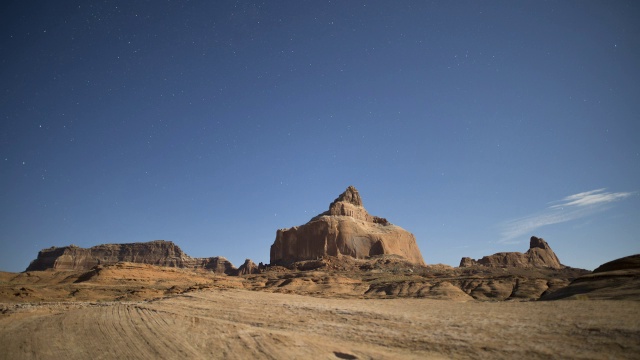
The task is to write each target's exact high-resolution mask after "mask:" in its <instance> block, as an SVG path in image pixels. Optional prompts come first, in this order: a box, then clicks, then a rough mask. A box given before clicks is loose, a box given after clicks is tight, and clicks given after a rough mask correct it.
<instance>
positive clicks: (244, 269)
mask: <svg viewBox="0 0 640 360" xmlns="http://www.w3.org/2000/svg"><path fill="white" fill-rule="evenodd" d="M258 273H260V270H259V269H258V265H256V263H254V262H253V261H251V259H246V260H245V261H244V264H242V265H240V267H239V268H238V275H249V274H258Z"/></svg>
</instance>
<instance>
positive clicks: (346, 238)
mask: <svg viewBox="0 0 640 360" xmlns="http://www.w3.org/2000/svg"><path fill="white" fill-rule="evenodd" d="M385 254H395V255H400V256H402V257H404V258H405V259H407V260H408V261H410V262H411V263H414V264H416V265H424V264H425V263H424V260H423V258H422V254H421V253H420V249H418V245H417V244H416V240H415V237H414V236H413V234H411V233H410V232H408V231H406V230H404V229H402V228H401V227H399V226H395V225H393V224H391V223H389V222H388V221H387V220H386V219H384V218H380V217H377V216H372V215H370V214H369V213H368V212H367V210H366V209H365V208H364V207H363V205H362V198H361V197H360V194H359V193H358V190H356V188H354V187H353V186H349V187H348V188H347V190H346V191H345V192H344V193H342V194H341V195H340V196H338V198H337V199H335V200H334V201H333V202H332V203H331V204H330V205H329V210H328V211H326V212H324V213H322V214H320V215H318V216H316V217H314V218H313V219H311V220H310V221H309V222H308V223H306V224H304V225H301V226H295V227H292V228H289V229H280V230H278V231H277V232H276V240H275V241H274V243H273V245H271V254H270V255H271V264H272V265H275V264H286V263H291V262H295V261H304V260H314V259H317V258H320V257H323V256H343V255H346V256H351V257H354V258H359V259H362V258H368V257H370V256H375V255H385Z"/></svg>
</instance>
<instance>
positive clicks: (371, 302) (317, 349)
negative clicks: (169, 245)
mask: <svg viewBox="0 0 640 360" xmlns="http://www.w3.org/2000/svg"><path fill="white" fill-rule="evenodd" d="M638 319H640V303H638V302H636V301H611V300H610V301H598V300H592V301H580V300H575V301H555V302H479V301H467V302H457V301H450V300H430V299H388V300H382V299H331V298H317V297H311V296H301V295H296V294H280V293H269V292H262V291H250V290H243V289H205V290H197V291H192V292H188V293H184V294H180V295H173V296H170V297H167V298H163V299H159V300H150V301H137V302H102V303H101V302H81V301H80V302H58V303H38V304H31V303H21V304H14V305H13V306H12V307H10V308H8V309H6V310H5V314H4V315H3V316H2V317H0V347H1V348H2V349H3V350H2V353H0V357H2V358H3V359H87V358H94V359H110V358H119V359H132V358H157V359H175V358H193V359H200V358H220V359H221V358H225V359H247V358H265V359H300V358H313V359H399V358H405V359H425V358H434V359H438V358H449V359H450V358H458V359H467V358H469V359H473V358H494V359H496V358H505V359H506V358H511V359H512V358H527V359H548V358H571V359H599V358H602V359H604V358H618V359H623V358H628V359H633V358H638V357H640V322H639V321H638Z"/></svg>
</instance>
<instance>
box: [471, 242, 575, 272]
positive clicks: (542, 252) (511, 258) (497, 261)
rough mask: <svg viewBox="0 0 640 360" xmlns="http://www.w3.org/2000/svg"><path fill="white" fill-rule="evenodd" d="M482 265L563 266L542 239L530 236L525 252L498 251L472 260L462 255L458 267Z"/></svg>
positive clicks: (559, 267) (554, 267)
mask: <svg viewBox="0 0 640 360" xmlns="http://www.w3.org/2000/svg"><path fill="white" fill-rule="evenodd" d="M474 265H482V266H489V267H523V268H524V267H546V268H552V269H562V268H564V267H565V266H564V265H562V264H561V263H560V260H558V257H557V256H556V254H555V253H554V252H553V250H551V247H550V246H549V244H547V242H546V241H544V239H541V238H538V237H535V236H532V237H531V239H530V241H529V250H528V251H527V252H526V253H524V254H523V253H520V252H500V253H496V254H493V255H489V256H484V257H483V258H482V259H479V260H477V261H476V260H474V259H471V258H468V257H464V258H462V259H461V260H460V267H469V266H474Z"/></svg>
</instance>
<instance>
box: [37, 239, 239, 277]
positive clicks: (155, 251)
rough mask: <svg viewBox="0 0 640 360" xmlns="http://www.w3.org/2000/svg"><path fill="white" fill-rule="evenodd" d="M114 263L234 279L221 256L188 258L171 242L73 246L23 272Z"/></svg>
mask: <svg viewBox="0 0 640 360" xmlns="http://www.w3.org/2000/svg"><path fill="white" fill-rule="evenodd" d="M118 262H132V263H142V264H150V265H158V266H168V267H178V268H202V269H207V270H211V271H213V272H216V273H221V274H222V273H224V274H228V275H235V274H236V273H237V269H236V268H235V267H234V266H233V264H231V262H229V260H227V259H225V258H224V257H221V256H216V257H210V258H192V257H190V256H188V255H187V254H185V253H184V252H183V251H182V249H180V248H179V247H178V246H177V245H176V244H174V243H173V242H171V241H164V240H156V241H149V242H143V243H130V244H103V245H97V246H94V247H91V248H81V247H78V246H75V245H70V246H64V247H55V246H54V247H51V248H48V249H43V250H41V251H40V252H39V253H38V257H37V258H36V259H35V260H33V261H32V262H31V264H29V267H28V268H27V270H26V271H41V270H47V269H55V270H89V269H91V268H93V267H94V266H97V265H111V264H115V263H118Z"/></svg>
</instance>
